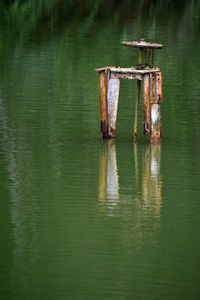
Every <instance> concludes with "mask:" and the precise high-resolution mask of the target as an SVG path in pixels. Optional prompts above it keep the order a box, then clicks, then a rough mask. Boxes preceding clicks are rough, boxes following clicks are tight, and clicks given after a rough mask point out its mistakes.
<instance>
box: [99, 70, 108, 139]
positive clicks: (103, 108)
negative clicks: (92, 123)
mask: <svg viewBox="0 0 200 300" xmlns="http://www.w3.org/2000/svg"><path fill="white" fill-rule="evenodd" d="M99 95H100V119H101V125H100V126H101V134H102V137H103V138H106V137H107V134H108V115H107V70H106V69H103V70H100V71H99Z"/></svg>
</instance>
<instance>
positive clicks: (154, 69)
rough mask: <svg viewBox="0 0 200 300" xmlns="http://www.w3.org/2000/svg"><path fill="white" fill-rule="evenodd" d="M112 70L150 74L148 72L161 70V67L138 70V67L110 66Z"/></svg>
mask: <svg viewBox="0 0 200 300" xmlns="http://www.w3.org/2000/svg"><path fill="white" fill-rule="evenodd" d="M110 71H111V72H113V73H131V74H140V75H142V74H148V73H154V72H159V71H160V69H159V68H153V69H144V70H138V69H136V68H110Z"/></svg>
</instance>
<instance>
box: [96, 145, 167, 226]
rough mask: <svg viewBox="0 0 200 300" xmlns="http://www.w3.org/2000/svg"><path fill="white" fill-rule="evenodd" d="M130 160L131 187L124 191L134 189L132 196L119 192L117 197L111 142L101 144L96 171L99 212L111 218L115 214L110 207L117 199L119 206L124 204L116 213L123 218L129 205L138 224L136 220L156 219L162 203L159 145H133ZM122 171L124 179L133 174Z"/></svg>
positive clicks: (115, 169) (114, 151)
mask: <svg viewBox="0 0 200 300" xmlns="http://www.w3.org/2000/svg"><path fill="white" fill-rule="evenodd" d="M141 150H142V151H141ZM124 157H126V155H124ZM134 161H135V180H134V183H135V187H133V186H128V190H130V191H131V190H134V191H135V192H134V194H133V193H131V192H130V193H129V194H127V193H126V195H123V194H122V192H121V193H120V194H119V177H118V167H117V159H116V145H115V141H114V140H108V141H103V142H102V147H101V155H100V171H99V207H100V209H101V210H105V209H106V208H107V209H109V213H108V214H109V215H110V213H111V211H112V213H111V215H114V214H116V213H117V211H116V209H114V208H116V207H117V204H118V203H119V199H120V203H123V204H126V205H123V207H121V208H122V209H123V211H120V213H121V214H125V215H126V216H127V214H128V211H129V209H130V206H131V207H132V206H133V205H135V208H134V214H135V213H136V214H137V215H138V221H139V219H140V221H141V220H143V218H144V217H148V218H149V217H150V218H151V217H160V209H161V204H162V180H161V174H160V162H161V145H160V144H149V145H145V147H144V148H142V149H141V148H139V150H138V145H137V144H134ZM127 165H128V163H127ZM125 172H126V175H127V176H128V177H129V176H133V173H134V172H130V171H129V170H125ZM119 174H120V170H119ZM130 182H131V183H132V182H133V181H130ZM126 184H127V183H126ZM129 184H130V183H129ZM121 190H127V187H126V188H125V187H123V189H121ZM133 203H134V204H133Z"/></svg>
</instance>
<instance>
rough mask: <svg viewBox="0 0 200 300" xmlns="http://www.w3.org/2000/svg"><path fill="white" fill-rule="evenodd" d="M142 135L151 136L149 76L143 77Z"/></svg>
mask: <svg viewBox="0 0 200 300" xmlns="http://www.w3.org/2000/svg"><path fill="white" fill-rule="evenodd" d="M143 134H144V135H148V136H150V134H151V101H150V76H149V74H145V75H144V76H143Z"/></svg>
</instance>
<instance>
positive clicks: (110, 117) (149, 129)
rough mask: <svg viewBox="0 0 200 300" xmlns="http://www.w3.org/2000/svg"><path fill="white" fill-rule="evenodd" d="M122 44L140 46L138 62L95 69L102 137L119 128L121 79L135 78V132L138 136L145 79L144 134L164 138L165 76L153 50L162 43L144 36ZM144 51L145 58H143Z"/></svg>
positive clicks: (151, 138) (135, 137)
mask: <svg viewBox="0 0 200 300" xmlns="http://www.w3.org/2000/svg"><path fill="white" fill-rule="evenodd" d="M122 45H124V46H128V47H135V48H139V49H140V55H139V64H137V65H136V66H135V67H131V68H120V67H118V68H116V67H105V68H100V69H96V71H98V72H99V93H100V118H101V133H102V137H103V138H113V137H114V136H115V130H116V120H117V109H118V98H119V89H120V79H123V78H124V79H131V80H132V79H136V80H137V81H138V85H137V86H138V88H137V98H136V109H135V121H134V133H133V138H134V141H135V142H136V139H137V122H138V108H139V98H140V90H141V81H143V134H144V135H148V136H150V141H151V142H158V141H160V138H161V109H160V103H161V102H162V77H161V72H160V70H159V68H156V67H154V49H161V48H163V46H162V45H161V44H157V43H148V42H145V40H144V39H141V40H140V41H139V42H138V41H132V42H122ZM144 51H145V60H144V63H143V61H142V57H143V54H144V53H143V52H144Z"/></svg>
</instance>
